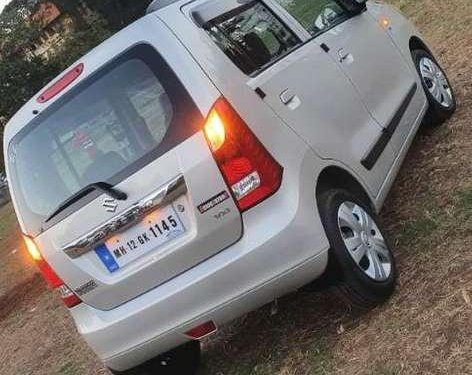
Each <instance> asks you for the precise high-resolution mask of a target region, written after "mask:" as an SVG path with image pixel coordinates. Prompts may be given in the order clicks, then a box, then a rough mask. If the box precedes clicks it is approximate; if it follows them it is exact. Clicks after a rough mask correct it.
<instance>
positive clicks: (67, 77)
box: [36, 63, 84, 103]
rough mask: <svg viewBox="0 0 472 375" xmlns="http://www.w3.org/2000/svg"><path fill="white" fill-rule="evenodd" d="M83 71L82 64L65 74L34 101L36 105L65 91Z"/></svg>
mask: <svg viewBox="0 0 472 375" xmlns="http://www.w3.org/2000/svg"><path fill="white" fill-rule="evenodd" d="M83 71H84V64H82V63H81V64H79V65H77V66H75V67H74V68H72V69H71V70H69V71H68V72H67V73H65V74H64V75H63V76H62V77H61V78H60V79H59V80H58V81H57V82H55V83H54V84H52V85H51V86H50V87H48V88H47V89H46V90H44V92H42V93H41V95H39V96H38V98H37V99H36V100H37V101H38V103H46V102H47V101H49V100H51V99H52V98H54V97H55V96H56V95H58V94H59V93H60V92H61V91H63V90H65V89H66V88H67V87H69V85H70V84H71V83H72V82H74V81H75V80H76V79H77V78H79V76H80V75H81V74H82V72H83Z"/></svg>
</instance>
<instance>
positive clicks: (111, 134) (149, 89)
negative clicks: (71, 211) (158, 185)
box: [8, 45, 202, 227]
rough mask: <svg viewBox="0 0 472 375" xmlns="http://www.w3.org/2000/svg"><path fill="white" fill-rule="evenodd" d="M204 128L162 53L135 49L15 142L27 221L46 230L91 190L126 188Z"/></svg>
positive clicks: (13, 156) (14, 165)
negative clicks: (61, 210) (66, 204)
mask: <svg viewBox="0 0 472 375" xmlns="http://www.w3.org/2000/svg"><path fill="white" fill-rule="evenodd" d="M201 122H202V116H201V114H200V113H199V111H198V109H197V108H196V106H195V104H194V103H193V101H192V100H191V98H190V97H189V95H188V93H187V92H186V90H185V88H184V87H183V86H182V84H181V83H180V81H179V80H178V79H177V77H176V76H175V74H174V73H173V71H172V70H171V68H170V67H169V66H168V65H167V64H166V63H165V61H164V60H163V59H162V57H161V56H160V55H159V54H158V53H157V51H156V50H154V48H152V47H151V46H149V45H140V46H137V47H134V48H133V49H131V50H130V51H128V52H126V53H125V54H123V55H122V56H121V57H119V58H117V59H116V60H114V61H112V62H111V63H109V64H108V65H107V66H105V67H104V68H103V69H101V70H100V71H99V72H98V73H97V74H95V75H93V76H91V77H90V78H88V79H87V80H86V81H85V82H84V83H82V84H80V85H79V86H78V87H77V88H76V89H74V90H72V91H71V92H70V93H68V94H66V95H65V96H64V97H63V98H62V99H60V100H59V102H57V103H55V104H53V106H52V107H50V108H49V109H48V110H47V112H46V113H44V114H42V115H40V116H39V117H38V118H37V119H36V120H35V121H34V122H33V123H31V124H29V125H27V126H26V127H25V128H24V129H23V130H22V131H21V132H20V133H19V134H18V135H17V136H15V137H14V138H13V140H12V142H11V143H10V146H9V149H8V156H9V157H8V161H9V163H10V170H11V171H12V181H13V185H14V187H15V191H16V192H18V195H19V201H20V204H21V205H22V214H23V215H22V216H24V219H26V220H25V221H27V222H28V223H29V224H32V225H34V226H35V227H41V226H44V224H45V223H44V219H45V218H46V217H47V216H49V215H50V214H51V213H52V212H53V211H54V210H55V209H56V208H57V206H58V205H59V204H61V203H62V202H63V201H65V200H66V199H68V198H69V197H70V196H71V195H73V194H74V193H76V192H77V191H79V190H81V189H82V188H83V187H85V186H87V185H88V184H91V183H96V182H100V181H103V182H109V183H111V184H116V183H118V182H120V181H121V180H123V179H125V178H126V177H128V176H129V175H131V174H132V173H134V172H135V171H137V170H138V169H140V168H142V167H143V166H144V165H145V164H147V163H148V162H150V161H152V160H153V159H155V158H157V157H159V156H160V155H162V154H163V153H165V152H167V151H168V150H170V149H171V148H173V147H175V146H176V145H177V144H178V143H180V142H181V141H183V140H184V139H186V138H187V137H189V136H191V135H192V134H194V133H195V132H196V131H198V129H199V128H200V126H201ZM91 195H93V194H91ZM89 198H93V196H92V197H89ZM90 200H91V199H90ZM80 203H81V204H85V203H86V202H80ZM75 208H77V207H75ZM58 218H60V216H59V217H58Z"/></svg>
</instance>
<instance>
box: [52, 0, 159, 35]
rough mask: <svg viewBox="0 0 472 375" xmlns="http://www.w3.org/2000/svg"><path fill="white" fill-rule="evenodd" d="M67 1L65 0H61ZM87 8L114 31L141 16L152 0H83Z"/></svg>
mask: <svg viewBox="0 0 472 375" xmlns="http://www.w3.org/2000/svg"><path fill="white" fill-rule="evenodd" d="M61 1H67V0H61ZM83 1H84V3H85V4H86V5H87V7H88V8H90V9H91V10H93V11H95V12H97V13H99V14H100V15H101V16H102V17H103V18H104V19H105V20H106V21H107V22H108V24H109V25H110V28H111V29H112V30H114V31H118V30H120V29H122V28H123V27H125V26H127V25H128V24H130V23H131V22H134V21H136V20H137V19H138V18H140V17H142V16H143V15H144V14H145V12H146V8H147V7H148V5H149V4H150V3H151V1H152V0H83Z"/></svg>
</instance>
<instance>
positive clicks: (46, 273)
mask: <svg viewBox="0 0 472 375" xmlns="http://www.w3.org/2000/svg"><path fill="white" fill-rule="evenodd" d="M23 238H24V241H25V244H26V249H27V250H28V252H29V254H30V255H31V258H33V260H34V261H35V263H36V265H37V266H38V268H39V270H40V271H41V274H42V275H43V278H44V279H45V280H46V282H47V283H48V284H49V285H50V286H51V288H53V289H55V290H57V291H59V295H60V297H61V299H62V301H63V302H64V303H65V305H66V306H67V307H69V308H72V307H74V306H77V305H78V304H80V303H81V302H82V301H81V300H80V298H79V297H77V296H76V295H75V294H74V292H72V290H70V289H69V287H68V286H67V285H66V284H65V283H64V281H62V280H61V278H60V277H59V276H58V275H57V274H56V272H54V270H53V269H52V268H51V266H50V265H49V264H48V263H47V262H46V261H45V260H44V258H43V257H42V255H41V252H40V251H39V249H38V246H37V245H36V243H35V242H34V240H33V239H32V238H31V237H29V236H26V235H23Z"/></svg>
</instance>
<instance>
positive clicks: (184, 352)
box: [110, 341, 201, 375]
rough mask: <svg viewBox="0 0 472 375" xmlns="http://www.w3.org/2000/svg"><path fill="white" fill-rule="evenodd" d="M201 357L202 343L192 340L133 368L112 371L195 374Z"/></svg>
mask: <svg viewBox="0 0 472 375" xmlns="http://www.w3.org/2000/svg"><path fill="white" fill-rule="evenodd" d="M200 357H201V350H200V343H199V342H198V341H190V342H188V343H186V344H184V345H182V346H179V347H178V348H176V349H173V350H171V351H169V352H167V353H165V354H161V355H159V356H157V357H156V358H154V359H152V360H150V361H148V362H146V363H144V364H142V365H141V366H138V367H136V368H133V369H131V370H127V371H114V370H111V369H110V371H111V373H112V374H114V375H177V374H178V375H194V374H195V373H196V372H197V369H198V366H199V364H200Z"/></svg>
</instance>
